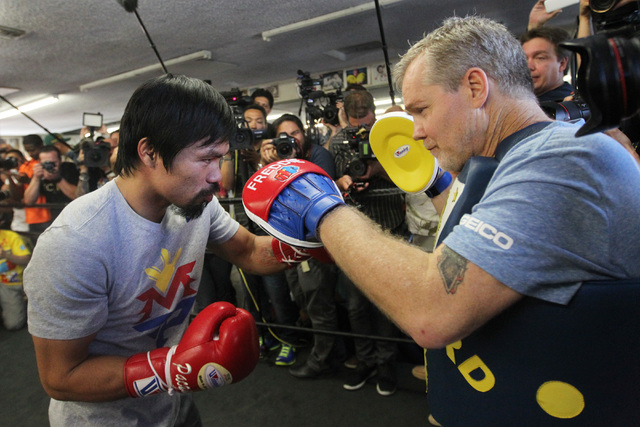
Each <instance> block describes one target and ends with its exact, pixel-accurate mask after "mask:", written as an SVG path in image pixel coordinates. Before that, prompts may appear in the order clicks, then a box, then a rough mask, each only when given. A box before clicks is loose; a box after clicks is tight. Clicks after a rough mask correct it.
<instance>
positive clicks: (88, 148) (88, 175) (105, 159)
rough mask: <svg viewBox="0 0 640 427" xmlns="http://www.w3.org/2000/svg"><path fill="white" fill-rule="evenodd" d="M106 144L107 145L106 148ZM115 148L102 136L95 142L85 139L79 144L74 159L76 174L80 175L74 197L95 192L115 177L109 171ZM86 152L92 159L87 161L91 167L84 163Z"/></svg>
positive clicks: (111, 142)
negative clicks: (76, 167)
mask: <svg viewBox="0 0 640 427" xmlns="http://www.w3.org/2000/svg"><path fill="white" fill-rule="evenodd" d="M107 144H109V146H108V148H107ZM116 147H117V145H114V144H113V141H111V140H110V139H106V138H104V137H102V136H99V137H98V138H96V141H95V142H94V141H93V140H92V139H91V138H85V139H83V140H82V141H81V142H80V149H79V150H78V157H77V159H76V164H77V166H78V172H79V173H80V176H79V182H78V188H77V190H76V197H80V196H83V195H85V194H87V193H90V192H91V191H94V190H97V189H98V188H100V187H102V186H103V185H105V184H106V183H107V182H109V181H111V180H112V179H114V178H115V177H116V175H115V174H114V173H113V171H112V170H111V168H112V166H113V165H112V162H111V157H112V156H113V153H114V151H115V149H116ZM87 152H88V153H89V156H90V157H92V159H91V161H89V164H90V165H91V166H89V165H88V164H87V162H86V161H85V153H87ZM114 160H115V159H114Z"/></svg>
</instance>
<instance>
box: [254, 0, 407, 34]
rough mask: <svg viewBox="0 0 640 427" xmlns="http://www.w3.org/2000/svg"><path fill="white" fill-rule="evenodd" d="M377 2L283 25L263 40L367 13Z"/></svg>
mask: <svg viewBox="0 0 640 427" xmlns="http://www.w3.org/2000/svg"><path fill="white" fill-rule="evenodd" d="M401 1H403V0H381V1H380V6H381V7H382V6H389V5H392V4H394V3H400V2H401ZM375 7H376V4H375V2H369V3H365V4H362V5H360V6H354V7H349V8H347V9H342V10H338V11H336V12H331V13H328V14H326V15H321V16H317V17H315V18H311V19H305V20H304V21H299V22H294V23H293V24H289V25H283V26H282V27H278V28H274V29H273V30H267V31H263V32H262V40H264V41H266V42H268V41H270V40H271V37H273V36H277V35H280V34H284V33H288V32H291V31H296V30H301V29H303V28H309V27H313V26H314V25H320V24H325V23H327V22H330V21H335V20H336V19H341V18H345V17H347V16H351V15H356V14H358V13H362V12H366V11H369V10H372V9H375Z"/></svg>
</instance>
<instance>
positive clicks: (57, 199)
mask: <svg viewBox="0 0 640 427" xmlns="http://www.w3.org/2000/svg"><path fill="white" fill-rule="evenodd" d="M38 160H39V161H40V163H36V164H35V165H34V166H33V176H32V177H31V182H30V183H29V185H28V186H27V189H26V190H25V192H24V203H25V205H33V204H34V203H36V201H37V200H38V197H40V196H44V198H45V201H46V203H60V204H63V203H69V202H70V201H72V200H73V199H75V198H76V191H77V186H78V169H77V168H76V166H75V165H74V164H72V163H70V162H63V161H62V158H61V156H60V151H58V149H57V148H56V147H55V146H53V145H47V146H44V147H42V149H41V150H40V153H39V154H38ZM49 209H50V211H51V217H52V218H51V221H50V222H49V225H50V224H51V222H53V220H54V219H55V218H56V217H57V216H58V215H59V214H60V212H61V211H62V209H63V208H62V207H56V208H49Z"/></svg>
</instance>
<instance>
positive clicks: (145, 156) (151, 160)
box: [138, 137, 157, 168]
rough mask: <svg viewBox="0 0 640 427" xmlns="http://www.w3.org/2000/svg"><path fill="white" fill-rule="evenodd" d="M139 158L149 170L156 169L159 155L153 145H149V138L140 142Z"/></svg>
mask: <svg viewBox="0 0 640 427" xmlns="http://www.w3.org/2000/svg"><path fill="white" fill-rule="evenodd" d="M138 157H139V158H140V161H141V162H142V164H144V165H145V166H147V167H149V168H154V167H155V165H156V157H157V153H156V152H155V151H154V150H153V147H151V144H149V139H148V138H147V137H144V138H142V139H141V140H140V141H138Z"/></svg>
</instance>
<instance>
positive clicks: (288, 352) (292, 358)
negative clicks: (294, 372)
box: [276, 344, 296, 366]
mask: <svg viewBox="0 0 640 427" xmlns="http://www.w3.org/2000/svg"><path fill="white" fill-rule="evenodd" d="M294 363H296V350H295V349H294V348H293V347H291V346H290V345H287V344H282V348H281V349H280V354H279V355H278V357H277V358H276V365H278V366H291V365H293V364H294Z"/></svg>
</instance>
